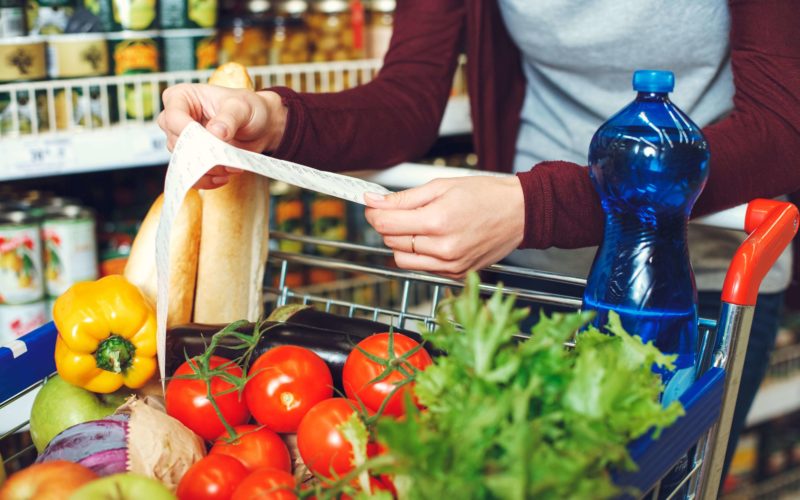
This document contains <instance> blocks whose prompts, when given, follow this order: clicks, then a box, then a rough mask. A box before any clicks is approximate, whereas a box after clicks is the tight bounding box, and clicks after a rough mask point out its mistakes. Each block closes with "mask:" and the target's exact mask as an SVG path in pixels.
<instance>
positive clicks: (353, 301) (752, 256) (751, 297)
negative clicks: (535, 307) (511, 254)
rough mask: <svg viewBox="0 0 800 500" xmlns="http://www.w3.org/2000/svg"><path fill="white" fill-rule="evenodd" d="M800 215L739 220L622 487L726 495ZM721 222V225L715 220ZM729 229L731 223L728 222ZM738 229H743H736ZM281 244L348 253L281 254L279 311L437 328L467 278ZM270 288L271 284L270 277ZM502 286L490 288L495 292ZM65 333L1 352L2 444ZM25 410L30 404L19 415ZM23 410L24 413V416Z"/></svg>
mask: <svg viewBox="0 0 800 500" xmlns="http://www.w3.org/2000/svg"><path fill="white" fill-rule="evenodd" d="M798 219H799V217H798V211H797V208H796V207H795V206H794V205H791V204H789V203H784V202H777V201H771V200H756V201H753V202H751V203H750V204H749V205H748V206H747V207H746V210H742V211H740V213H739V214H738V227H739V228H740V229H743V230H744V231H746V232H747V233H749V236H748V238H747V239H746V240H745V242H744V243H743V244H742V246H741V247H740V248H739V250H738V252H737V253H736V255H735V257H734V259H733V261H732V263H731V265H730V268H729V271H728V274H727V278H726V280H725V285H724V290H723V293H722V300H723V304H722V310H721V313H720V316H719V318H718V319H717V320H716V321H714V320H709V319H704V320H701V325H700V326H701V332H702V333H703V335H702V339H703V343H702V349H701V360H702V366H701V368H702V373H701V375H700V377H699V378H698V380H697V381H696V382H695V383H694V384H693V385H692V387H690V388H689V390H688V391H687V392H686V394H684V395H683V396H682V397H681V402H682V403H683V405H684V408H685V410H686V414H685V416H683V417H681V418H680V419H679V420H678V421H676V422H675V424H673V425H672V426H671V427H670V428H668V429H666V430H665V431H664V432H663V433H662V435H661V437H660V438H659V439H657V440H653V439H651V438H650V437H649V436H645V437H643V438H641V439H639V440H637V441H635V442H633V443H631V444H630V446H629V449H630V451H631V454H632V457H633V459H634V461H635V462H636V463H637V465H638V466H639V467H638V471H636V472H632V473H620V474H617V475H616V476H615V481H616V483H617V484H619V485H620V486H629V487H633V488H636V490H637V491H641V492H648V493H647V494H646V495H645V497H647V496H650V495H655V497H658V496H659V493H661V497H664V496H668V497H669V498H672V497H674V496H676V494H677V493H678V492H681V494H683V492H684V491H688V494H687V496H688V497H689V498H704V499H713V498H716V497H717V490H718V486H719V480H720V476H721V472H722V463H723V460H724V456H725V449H726V445H727V441H728V432H729V429H730V424H731V418H732V415H733V409H734V405H735V403H736V394H737V391H738V388H739V380H740V376H741V371H742V366H743V361H744V351H745V348H746V346H747V342H748V338H749V334H750V326H751V322H752V316H753V310H754V306H755V303H756V296H757V292H758V287H759V285H760V283H761V280H762V278H763V277H764V275H765V274H766V272H767V271H768V270H769V269H770V268H771V267H772V265H773V263H774V262H775V260H776V259H777V258H778V256H779V255H780V253H781V252H782V251H783V250H784V249H785V248H786V246H787V245H788V244H789V242H790V241H791V240H792V238H793V237H794V235H795V233H796V232H797V226H798ZM712 222H713V221H712ZM724 225H728V226H730V224H729V223H726V224H724ZM735 225H736V224H734V226H735ZM272 237H273V239H279V240H280V239H286V240H293V241H295V242H299V243H301V244H302V245H303V247H304V248H306V249H313V248H314V247H315V246H318V245H325V246H326V247H328V248H330V247H335V248H337V249H338V250H339V251H340V255H339V256H335V257H323V256H320V255H318V254H314V252H313V251H311V252H307V253H288V252H281V251H273V252H272V253H271V255H270V259H269V260H270V267H271V269H272V272H273V273H274V276H273V277H274V285H273V286H268V287H267V289H266V291H267V294H266V300H267V302H268V303H269V304H270V305H283V304H287V303H305V304H313V305H316V306H318V307H320V308H322V309H324V310H326V311H329V312H334V313H338V314H345V315H348V316H361V317H364V316H366V317H369V318H371V319H373V320H376V321H382V322H384V323H389V324H393V325H395V326H398V327H401V328H412V329H413V328H415V327H426V326H431V325H432V324H433V323H434V319H435V312H436V309H437V306H438V304H439V303H440V301H441V299H442V298H444V297H445V296H446V295H447V294H449V293H450V292H451V290H453V289H458V288H460V287H461V286H462V283H461V282H459V281H455V280H451V279H447V278H443V277H440V276H434V275H430V274H425V273H417V272H409V271H403V270H399V269H396V268H393V267H391V266H390V265H389V264H388V263H389V261H390V257H391V252H390V251H388V250H387V249H378V248H371V247H365V246H362V245H356V244H351V243H345V242H332V241H326V240H321V239H317V238H311V237H305V236H293V235H289V234H284V233H273V234H272ZM298 268H301V269H302V268H320V269H325V270H327V271H329V272H333V273H335V274H337V275H338V277H339V278H343V279H340V280H337V283H340V284H341V283H349V284H350V290H347V289H344V290H343V289H342V288H341V286H331V287H325V286H317V287H310V288H304V287H292V286H288V282H289V281H288V280H287V276H289V274H290V273H291V272H295V271H296V270H297V269H298ZM490 270H491V271H492V272H494V273H496V274H498V275H500V276H509V277H512V276H513V277H516V278H520V277H522V278H530V279H535V280H547V281H552V282H556V283H562V284H566V285H571V286H576V285H577V286H581V285H583V284H585V283H584V282H583V281H582V280H580V279H576V278H571V277H567V276H560V275H555V274H550V273H544V272H538V271H533V270H529V269H523V268H516V267H510V266H504V265H495V266H491V268H490ZM269 282H272V281H271V279H270V281H269ZM496 288H497V287H496V286H495V285H490V284H483V285H482V290H483V291H484V292H485V293H487V294H489V293H492V292H494V291H495V290H496ZM504 293H512V294H515V295H516V296H517V297H518V298H519V299H522V300H526V301H530V302H533V303H540V304H547V305H553V306H559V307H565V308H572V309H577V308H579V307H580V303H581V302H580V298H578V297H574V296H568V295H563V294H557V293H549V292H542V291H538V290H532V289H527V288H524V287H521V288H507V287H504ZM55 337H56V331H55V328H54V326H53V324H52V323H50V324H47V325H45V326H43V327H41V328H39V329H38V330H35V331H33V332H31V333H30V334H28V335H26V336H24V337H23V338H21V339H20V340H18V341H16V342H14V343H12V344H11V345H9V346H7V347H5V348H0V401H2V403H0V432H2V434H0V444H2V443H3V442H4V441H6V440H10V439H14V438H15V437H18V436H19V435H20V434H21V432H20V431H23V430H24V429H25V427H26V425H27V415H28V413H27V411H28V408H29V404H30V400H31V398H32V396H33V393H34V392H35V391H36V390H37V389H38V387H39V386H40V385H41V384H42V382H43V381H44V380H45V379H46V378H47V377H48V376H50V375H51V374H52V373H53V371H54V363H53V349H54V342H55ZM20 408H22V409H21V410H20ZM14 410H16V413H15V411H14ZM693 449H694V450H695V452H694V453H693V454H692V456H693V460H692V462H691V464H690V468H689V471H688V474H687V475H686V476H685V478H684V479H683V481H682V482H681V483H680V484H679V485H677V486H676V487H675V488H674V489H673V490H672V491H671V492H666V493H668V495H664V493H665V492H659V488H660V481H661V479H662V478H664V476H665V475H666V474H667V473H668V472H670V471H671V470H672V469H673V467H674V466H675V464H677V463H678V462H680V461H681V460H682V459H683V458H684V457H686V456H687V454H688V453H689V451H690V450H693ZM33 453H34V452H33V449H32V446H23V447H22V449H20V450H18V451H17V452H16V453H15V454H13V455H11V456H8V457H7V458H6V462H7V463H11V462H16V461H23V460H26V459H27V460H30V459H31V458H32V457H33Z"/></svg>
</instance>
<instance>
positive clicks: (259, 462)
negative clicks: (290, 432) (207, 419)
mask: <svg viewBox="0 0 800 500" xmlns="http://www.w3.org/2000/svg"><path fill="white" fill-rule="evenodd" d="M233 430H235V431H236V434H238V435H239V439H238V440H237V441H236V442H235V443H226V442H225V441H224V439H225V438H227V437H228V433H227V432H226V433H225V434H223V435H222V436H220V437H219V439H217V441H216V442H215V443H214V446H213V447H212V448H211V451H210V452H209V453H210V454H211V455H214V454H221V455H228V456H231V457H233V458H235V459H237V460H238V461H240V462H242V464H243V465H244V466H245V467H247V468H248V469H249V470H255V469H259V468H261V467H272V468H275V469H280V470H285V471H286V472H292V457H291V456H289V448H287V447H286V444H285V443H284V442H283V439H281V437H280V436H278V435H277V434H275V433H274V432H272V431H271V430H269V429H267V428H266V427H260V428H259V427H257V426H255V425H239V426H236V427H234V428H233Z"/></svg>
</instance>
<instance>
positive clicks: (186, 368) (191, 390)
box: [166, 356, 250, 441]
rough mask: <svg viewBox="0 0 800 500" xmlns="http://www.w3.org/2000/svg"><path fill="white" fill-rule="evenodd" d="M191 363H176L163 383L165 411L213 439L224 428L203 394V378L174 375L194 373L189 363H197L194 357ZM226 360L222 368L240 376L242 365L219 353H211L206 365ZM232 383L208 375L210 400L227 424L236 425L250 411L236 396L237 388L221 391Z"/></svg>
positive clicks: (204, 437) (240, 422)
mask: <svg viewBox="0 0 800 500" xmlns="http://www.w3.org/2000/svg"><path fill="white" fill-rule="evenodd" d="M191 363H192V365H189V362H188V361H186V362H184V363H183V364H182V365H181V366H179V367H178V369H177V370H176V371H175V373H174V374H173V378H172V379H171V380H170V381H169V384H167V394H166V404H167V414H169V415H170V416H172V417H175V418H176V419H178V420H179V421H180V422H181V423H182V424H183V425H185V426H186V427H188V428H189V429H191V430H193V431H194V432H195V433H196V434H198V435H199V436H200V437H202V438H203V439H206V440H208V441H213V440H214V439H216V438H217V437H219V435H220V434H222V433H223V432H225V426H224V425H222V422H221V421H220V419H219V417H218V416H217V413H216V411H214V407H213V406H212V405H211V402H210V401H209V400H208V399H207V398H206V390H207V388H206V382H205V381H204V380H195V379H182V378H177V377H178V376H181V375H192V374H193V373H194V368H193V366H197V365H196V363H197V361H196V360H192V361H191ZM226 363H227V365H226V366H224V368H223V369H224V370H225V372H227V373H230V374H232V375H234V376H236V377H241V376H242V369H241V368H240V367H239V366H238V365H236V364H235V363H233V362H231V361H229V360H227V359H225V358H222V357H220V356H211V358H210V359H209V363H208V364H209V368H211V369H216V368H219V367H220V366H221V365H225V364H226ZM232 387H233V385H231V384H230V383H229V382H227V381H225V380H223V379H222V378H220V377H219V376H215V377H212V378H211V394H212V395H214V396H213V397H214V401H215V402H216V403H217V406H218V407H219V409H220V412H221V413H222V416H223V418H225V421H227V422H228V425H230V426H236V425H241V424H244V423H246V422H247V421H248V420H250V412H248V411H247V405H246V404H245V402H244V401H243V400H242V399H241V398H240V397H239V393H238V392H237V391H232V392H229V393H227V394H222V393H223V392H224V391H227V390H229V389H231V388H232Z"/></svg>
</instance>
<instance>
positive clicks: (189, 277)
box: [123, 189, 202, 326]
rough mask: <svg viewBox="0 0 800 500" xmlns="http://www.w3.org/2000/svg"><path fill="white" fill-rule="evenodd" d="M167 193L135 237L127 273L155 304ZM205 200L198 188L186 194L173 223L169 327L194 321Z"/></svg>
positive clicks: (132, 281)
mask: <svg viewBox="0 0 800 500" xmlns="http://www.w3.org/2000/svg"><path fill="white" fill-rule="evenodd" d="M163 204H164V195H163V194H161V195H159V197H158V198H157V199H156V201H155V202H154V203H153V205H152V206H151V207H150V210H149V211H148V212H147V215H146V216H145V218H144V221H142V225H141V227H140V228H139V232H138V233H137V234H136V238H135V239H134V240H133V246H132V247H131V254H130V257H129V258H128V262H127V264H126V265H125V271H124V273H123V274H124V276H125V278H127V279H128V281H130V282H131V283H133V284H134V285H136V286H138V287H139V289H140V290H141V291H142V293H144V295H145V296H146V297H147V298H148V299H149V300H150V301H151V302H152V303H153V305H155V303H156V296H157V295H158V284H157V274H156V230H157V229H158V221H159V219H160V218H161V210H162V207H163ZM201 219H202V200H201V199H200V194H199V193H198V192H197V190H194V189H191V190H189V192H188V193H186V198H184V200H183V204H182V205H181V208H180V210H179V211H178V215H177V216H176V218H175V221H174V222H173V227H172V237H171V240H170V247H169V266H170V279H169V311H168V312H167V326H172V325H180V324H183V323H189V322H191V320H192V306H193V303H194V289H195V282H196V278H197V255H198V251H199V248H200V230H201V229H200V222H201Z"/></svg>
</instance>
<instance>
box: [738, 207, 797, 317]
mask: <svg viewBox="0 0 800 500" xmlns="http://www.w3.org/2000/svg"><path fill="white" fill-rule="evenodd" d="M798 219H800V215H798V210H797V207H796V206H794V205H792V204H791V203H788V202H784V201H775V200H764V199H758V200H753V201H751V202H750V203H749V204H748V205H747V215H746V216H745V223H744V230H745V231H746V232H747V233H748V234H749V236H748V237H747V239H746V240H744V242H743V243H742V245H741V246H740V247H739V248H738V250H736V254H735V255H734V256H733V260H732V261H731V265H730V267H729V268H728V273H727V274H726V275H725V284H724V285H723V286H722V301H723V302H727V303H729V304H736V305H740V306H754V305H756V298H757V297H758V288H759V287H760V286H761V280H762V279H764V276H765V275H766V274H767V272H768V271H769V270H770V268H772V265H773V264H775V261H776V260H778V257H779V256H780V255H781V253H782V252H783V251H784V250H785V249H786V247H787V246H789V243H791V241H792V238H794V235H795V234H796V233H797V225H798Z"/></svg>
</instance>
